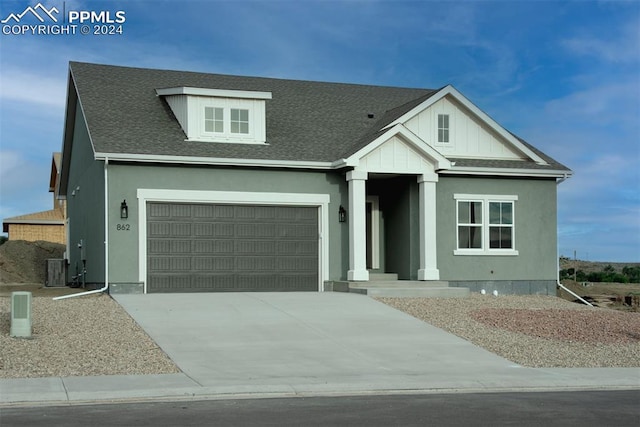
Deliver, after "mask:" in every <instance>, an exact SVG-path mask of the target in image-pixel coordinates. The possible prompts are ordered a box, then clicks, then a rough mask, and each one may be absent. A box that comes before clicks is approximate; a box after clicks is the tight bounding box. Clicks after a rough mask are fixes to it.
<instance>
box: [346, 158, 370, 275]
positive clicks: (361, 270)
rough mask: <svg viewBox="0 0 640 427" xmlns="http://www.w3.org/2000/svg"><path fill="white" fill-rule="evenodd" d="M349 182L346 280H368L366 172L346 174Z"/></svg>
mask: <svg viewBox="0 0 640 427" xmlns="http://www.w3.org/2000/svg"><path fill="white" fill-rule="evenodd" d="M347 181H348V182H349V271H348V272H347V279H348V280H353V281H367V280H369V272H368V271H367V235H366V227H367V226H366V224H367V222H366V201H367V194H366V182H367V172H362V171H355V170H354V171H351V172H348V173H347Z"/></svg>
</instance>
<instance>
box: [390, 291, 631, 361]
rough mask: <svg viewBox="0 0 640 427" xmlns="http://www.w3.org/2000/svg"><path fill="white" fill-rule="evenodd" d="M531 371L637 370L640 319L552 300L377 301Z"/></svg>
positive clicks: (478, 297) (477, 296)
mask: <svg viewBox="0 0 640 427" xmlns="http://www.w3.org/2000/svg"><path fill="white" fill-rule="evenodd" d="M379 300H380V301H382V302H384V303H385V304H388V305H390V306H392V307H395V308H397V309H398V310H401V311H404V312H405V313H408V314H410V315H412V316H414V317H416V318H418V319H421V320H424V321H425V322H428V323H430V324H432V325H434V326H437V327H439V328H442V329H444V330H446V331H448V332H451V333H453V334H455V335H458V336H459V337H462V338H464V339H466V340H468V341H471V342H472V343H474V344H476V345H478V346H480V347H483V348H485V349H487V350H489V351H491V352H493V353H495V354H497V355H500V356H502V357H504V358H506V359H509V360H510V361H512V362H515V363H518V364H520V365H522V366H529V367H566V368H577V367H585V368H592V367H640V313H633V312H622V311H616V310H612V309H607V308H592V307H588V306H585V305H581V304H575V303H572V302H569V301H566V300H563V299H560V298H555V297H550V296H533V295H531V296H498V297H494V296H489V295H480V294H472V295H471V297H470V298H467V299H426V298H379Z"/></svg>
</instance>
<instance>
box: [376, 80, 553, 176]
mask: <svg viewBox="0 0 640 427" xmlns="http://www.w3.org/2000/svg"><path fill="white" fill-rule="evenodd" d="M447 95H451V96H452V97H453V98H455V99H456V101H458V102H459V103H460V104H462V105H463V106H464V107H465V108H467V109H468V110H469V111H471V113H473V114H474V115H475V116H477V117H478V118H479V119H480V120H482V121H483V122H485V123H486V124H487V125H488V126H490V127H491V129H493V130H494V131H495V132H496V133H497V134H498V135H500V136H501V137H503V138H504V139H506V140H507V141H509V143H511V144H512V145H513V146H514V147H515V148H516V149H517V150H519V151H520V152H522V153H523V154H524V155H526V156H527V157H529V158H530V159H531V160H533V161H535V162H536V163H538V164H539V165H547V164H548V163H547V162H546V161H545V160H544V159H543V158H542V157H540V156H538V155H537V154H536V153H535V152H533V151H532V150H531V149H530V148H528V147H527V146H525V145H524V144H523V143H522V142H520V141H519V140H518V139H517V138H516V137H514V136H513V135H512V134H511V133H509V132H507V130H506V129H505V128H503V127H502V126H500V124H499V123H498V122H496V121H495V120H493V119H492V118H491V117H490V116H489V115H488V114H487V113H485V112H484V111H482V110H481V109H480V108H478V107H477V106H476V105H475V104H474V103H472V102H471V101H470V100H469V99H468V98H467V97H465V96H464V95H463V94H462V93H460V92H459V91H458V90H457V89H456V88H454V87H453V86H451V85H447V86H445V87H444V88H442V89H440V90H439V91H438V93H436V94H434V95H433V96H431V97H429V99H427V100H425V101H424V102H423V103H422V104H420V105H418V106H416V107H414V108H413V109H412V110H410V111H409V112H407V113H405V114H403V115H402V116H400V117H399V118H398V119H396V120H394V121H393V122H391V123H390V124H388V125H387V126H386V127H387V128H388V127H392V126H395V125H397V124H399V123H406V122H407V121H408V120H409V119H411V118H412V117H414V116H416V115H417V114H419V113H421V112H422V111H424V110H425V109H427V108H429V107H430V106H432V105H433V104H435V103H436V102H438V101H440V100H441V99H442V98H444V97H445V96H447Z"/></svg>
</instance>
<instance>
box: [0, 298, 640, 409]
mask: <svg viewBox="0 0 640 427" xmlns="http://www.w3.org/2000/svg"><path fill="white" fill-rule="evenodd" d="M114 298H115V299H116V300H117V301H118V302H119V303H120V304H121V305H122V306H123V307H124V308H125V309H126V310H127V312H128V313H129V314H130V315H131V316H132V317H133V318H134V319H135V320H136V321H137V322H138V323H139V324H140V326H142V328H144V329H145V331H146V332H147V333H148V334H149V335H150V336H151V338H153V339H154V340H155V341H156V343H158V345H159V346H160V347H161V348H162V349H163V350H164V351H165V352H166V353H167V354H168V355H169V357H171V358H172V359H173V360H174V362H175V363H176V364H177V365H178V366H179V368H180V369H181V370H182V373H180V374H171V375H139V376H103V377H70V378H39V379H6V380H0V404H17V403H19V402H39V403H47V404H51V403H56V402H83V401H94V400H102V401H105V400H107V401H108V400H122V399H147V398H223V397H227V396H238V395H250V396H255V397H257V396H296V395H298V396H299V395H327V394H354V393H372V392H373V393H387V392H394V393H397V392H445V391H504V390H514V391H525V390H527V391H530V390H556V391H557V390H576V389H624V388H638V389H640V369H636V368H597V369H583V368H580V369H566V368H554V369H540V368H536V369H534V368H524V367H521V366H518V365H515V364H513V363H512V362H509V361H508V360H505V359H503V358H501V357H498V356H496V355H494V354H492V353H490V352H488V351H486V350H484V349H482V348H479V347H477V346H475V345H473V344H471V343H469V342H468V341H465V340H463V339H461V338H458V337H456V336H454V335H451V334H449V333H446V332H444V331H442V330H440V329H438V328H435V327H433V326H431V325H429V324H426V323H424V322H422V321H419V320H417V319H415V318H413V317H411V316H409V315H406V314H404V313H402V312H399V311H397V310H395V309H393V308H390V307H388V306H386V305H384V304H382V303H379V302H377V301H375V300H373V299H371V298H369V297H365V296H361V295H354V294H344V293H330V292H327V293H225V294H211V293H207V294H175V295H170V294H159V295H116V296H114Z"/></svg>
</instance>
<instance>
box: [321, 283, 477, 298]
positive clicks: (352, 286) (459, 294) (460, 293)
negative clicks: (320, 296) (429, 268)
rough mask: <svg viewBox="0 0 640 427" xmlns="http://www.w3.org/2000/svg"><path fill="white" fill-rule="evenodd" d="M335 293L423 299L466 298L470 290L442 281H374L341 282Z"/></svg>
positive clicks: (335, 288)
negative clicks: (453, 286) (451, 285)
mask: <svg viewBox="0 0 640 427" xmlns="http://www.w3.org/2000/svg"><path fill="white" fill-rule="evenodd" d="M340 285H341V286H335V284H334V291H341V292H351V293H357V294H362V295H368V296H371V297H397V298H402V297H405V298H407V297H421V298H466V297H468V296H469V295H470V291H469V288H452V287H449V283H448V282H446V281H442V280H432V281H413V280H374V281H368V282H341V283H340Z"/></svg>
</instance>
